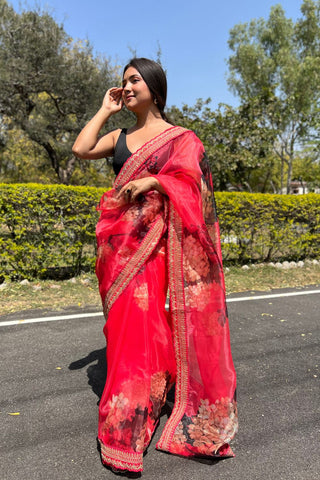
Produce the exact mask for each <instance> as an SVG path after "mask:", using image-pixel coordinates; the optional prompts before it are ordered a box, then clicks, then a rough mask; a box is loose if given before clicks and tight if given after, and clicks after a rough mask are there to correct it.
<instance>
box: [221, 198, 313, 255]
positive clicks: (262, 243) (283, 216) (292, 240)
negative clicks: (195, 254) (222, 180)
mask: <svg viewBox="0 0 320 480" xmlns="http://www.w3.org/2000/svg"><path fill="white" fill-rule="evenodd" d="M216 201H217V209H218V214H219V220H220V230H221V241H222V252H223V257H224V260H225V261H227V262H232V263H244V262H253V261H255V262H257V261H259V262H261V261H279V260H299V259H303V258H306V257H318V256H319V255H320V195H319V194H312V193H311V194H308V195H272V194H261V193H224V192H219V193H217V194H216Z"/></svg>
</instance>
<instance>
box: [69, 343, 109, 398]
mask: <svg viewBox="0 0 320 480" xmlns="http://www.w3.org/2000/svg"><path fill="white" fill-rule="evenodd" d="M93 362H96V363H94V365H90V364H91V363H93ZM87 365H89V367H88V368H87V376H88V384H89V385H90V387H91V388H92V391H93V392H94V393H95V394H96V395H97V397H99V401H100V398H101V396H102V392H103V388H104V385H105V383H106V378H107V363H106V348H101V349H100V350H94V351H93V352H91V353H89V354H88V355H87V356H86V357H84V358H80V359H79V360H76V361H75V362H72V363H70V365H69V369H70V370H81V369H82V368H84V367H86V366H87Z"/></svg>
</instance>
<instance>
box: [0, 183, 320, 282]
mask: <svg viewBox="0 0 320 480" xmlns="http://www.w3.org/2000/svg"><path fill="white" fill-rule="evenodd" d="M0 191H1V199H0V267H1V272H2V276H10V277H11V278H45V277H48V276H73V275H77V274H78V273H80V272H81V271H84V270H93V269H94V264H95V254H96V242H95V225H96V222H97V220H98V217H99V214H98V212H97V211H96V205H97V204H98V202H99V199H100V197H101V195H102V193H103V191H104V189H102V188H99V189H98V188H94V187H70V186H63V185H38V184H16V185H14V184H10V185H7V184H0ZM216 201H217V207H218V213H219V219H220V230H221V241H222V253H223V257H224V261H225V263H244V262H258V261H259V262H260V261H271V260H299V259H302V258H305V257H318V256H319V255H320V195H318V194H308V195H301V196H293V195H265V194H250V193H224V192H218V193H217V194H216Z"/></svg>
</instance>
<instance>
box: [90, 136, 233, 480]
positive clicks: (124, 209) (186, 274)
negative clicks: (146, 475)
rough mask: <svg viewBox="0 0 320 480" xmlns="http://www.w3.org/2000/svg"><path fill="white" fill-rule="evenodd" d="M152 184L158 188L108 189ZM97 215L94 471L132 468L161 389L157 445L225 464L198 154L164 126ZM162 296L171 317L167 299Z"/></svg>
mask: <svg viewBox="0 0 320 480" xmlns="http://www.w3.org/2000/svg"><path fill="white" fill-rule="evenodd" d="M147 176H156V178H157V179H158V181H159V182H160V184H161V186H162V187H163V189H164V190H165V192H166V195H162V194H160V193H158V192H157V191H151V192H148V193H147V194H144V195H142V196H141V197H140V198H138V201H136V202H134V203H129V204H127V203H125V201H124V199H122V198H117V193H118V192H119V190H120V189H121V188H122V186H123V185H125V184H126V183H127V182H129V181H130V180H134V179H139V178H142V177H147ZM98 209H99V210H100V211H101V216H100V220H99V222H98V224H97V242H98V256H97V264H96V272H97V276H98V279H99V288H100V294H101V298H102V304H103V309H104V314H105V318H106V324H105V327H104V333H105V336H106V340H107V379H106V385H105V389H104V392H103V395H102V398H101V401H100V405H99V432H98V439H99V442H100V446H101V457H102V461H103V463H105V464H106V465H109V466H112V467H115V468H117V469H123V470H129V471H136V472H138V471H141V470H142V469H143V462H142V459H143V452H144V451H145V449H146V448H147V446H148V445H149V443H150V440H151V437H152V435H153V433H154V430H155V427H156V425H157V422H158V420H159V416H160V411H161V408H162V407H163V405H164V403H165V400H166V395H167V392H168V391H169V389H170V388H171V387H172V385H173V384H175V402H174V407H173V410H172V412H171V415H170V417H169V419H168V420H167V422H166V424H165V427H164V430H163V432H162V434H161V437H160V440H159V441H158V443H157V445H156V448H157V449H159V450H163V451H166V452H171V453H174V454H179V455H183V456H206V457H220V458H221V457H228V456H233V452H232V450H231V448H230V446H229V442H230V440H231V439H232V438H233V437H234V435H235V433H236V431H237V406H236V396H235V393H236V374H235V370H234V366H233V362H232V356H231V349H230V339H229V325H228V318H227V309H226V301H225V286H224V278H223V271H222V260H221V250H220V237H219V226H218V221H217V218H216V213H215V205H214V197H213V187H212V180H211V175H210V171H209V167H208V162H207V159H206V156H205V152H204V148H203V145H202V143H201V142H200V140H199V139H198V138H197V137H196V135H195V134H194V133H193V132H191V131H189V130H185V129H183V128H181V127H171V128H169V129H168V130H166V131H165V132H163V133H162V134H160V135H159V136H157V137H155V138H154V139H153V140H152V141H150V142H147V143H146V144H145V145H144V146H143V147H142V148H140V149H139V150H138V151H137V152H136V153H134V154H133V155H132V156H131V157H130V158H129V159H128V160H127V161H126V163H125V164H124V166H123V167H122V170H121V171H120V173H119V175H118V176H117V178H116V180H115V183H114V188H113V189H112V190H110V191H108V192H107V193H105V194H104V195H103V196H102V198H101V201H100V205H99V207H98ZM167 290H169V297H170V304H169V311H167V310H166V309H165V301H166V296H167Z"/></svg>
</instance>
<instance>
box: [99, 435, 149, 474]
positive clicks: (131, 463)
mask: <svg viewBox="0 0 320 480" xmlns="http://www.w3.org/2000/svg"><path fill="white" fill-rule="evenodd" d="M99 444H100V449H101V458H102V460H103V461H104V462H105V463H106V464H108V465H112V466H114V467H117V468H121V469H125V470H129V469H130V470H131V471H134V472H141V471H142V470H143V453H133V452H132V453H128V452H124V451H123V450H119V449H117V448H113V447H108V446H107V445H105V444H104V443H103V441H102V440H100V439H99Z"/></svg>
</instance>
